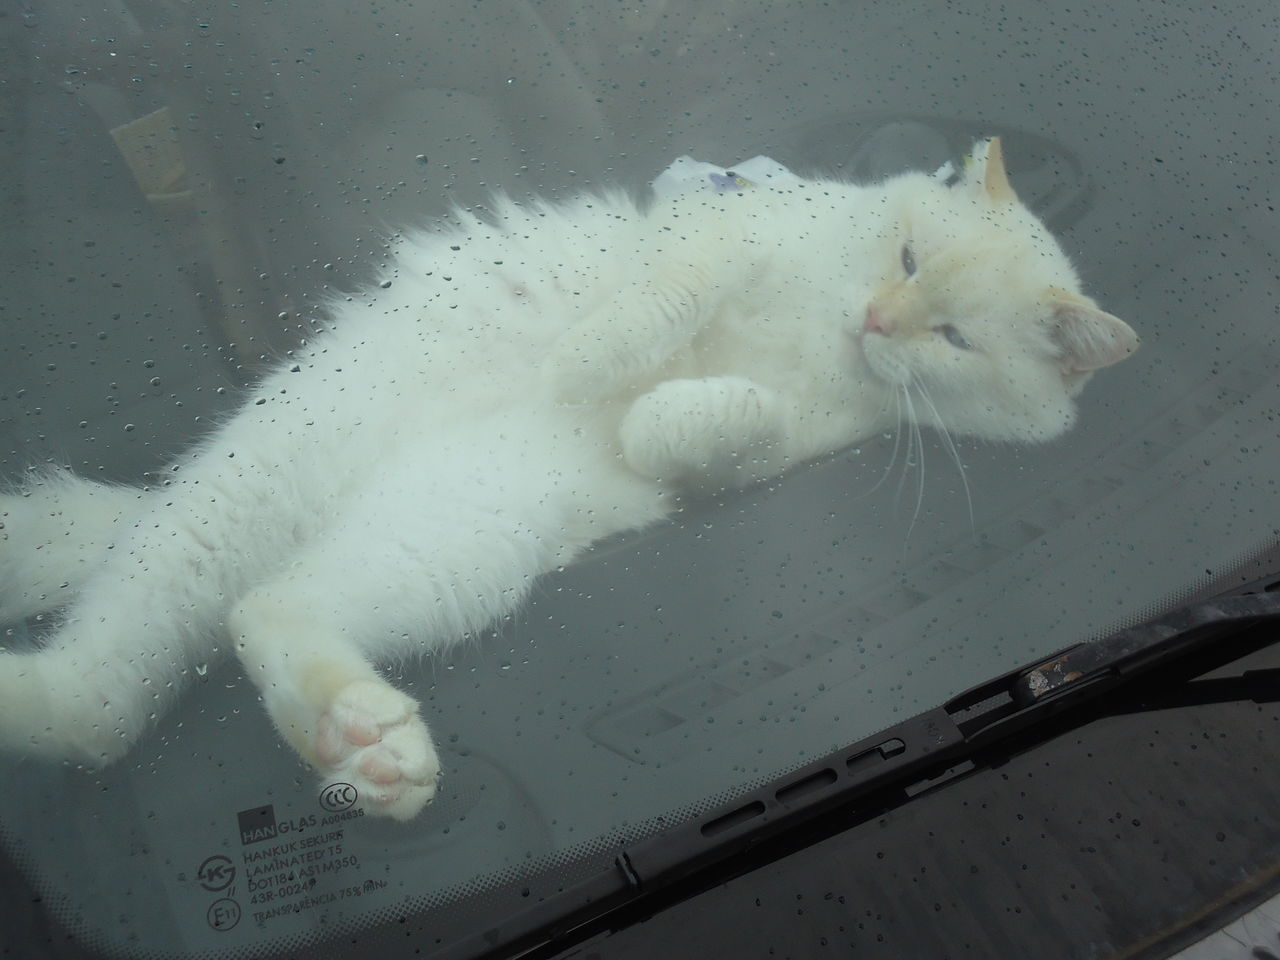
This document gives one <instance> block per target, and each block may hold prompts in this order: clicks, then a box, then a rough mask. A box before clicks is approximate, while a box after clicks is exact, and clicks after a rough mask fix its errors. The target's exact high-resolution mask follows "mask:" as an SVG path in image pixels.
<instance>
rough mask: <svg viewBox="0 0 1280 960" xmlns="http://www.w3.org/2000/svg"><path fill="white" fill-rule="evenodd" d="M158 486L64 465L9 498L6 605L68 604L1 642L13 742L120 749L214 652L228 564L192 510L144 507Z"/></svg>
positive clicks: (39, 750) (63, 751) (29, 746)
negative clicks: (65, 472)
mask: <svg viewBox="0 0 1280 960" xmlns="http://www.w3.org/2000/svg"><path fill="white" fill-rule="evenodd" d="M152 496H155V494H146V493H142V492H141V491H137V490H129V489H127V488H118V487H116V488H113V487H104V486H100V485H97V484H92V483H89V482H87V481H83V480H77V479H75V478H72V477H65V476H62V477H57V478H54V479H52V480H51V481H49V482H47V483H43V484H40V485H36V486H33V487H32V488H30V489H29V490H28V491H26V493H25V495H9V496H5V497H4V499H3V501H0V503H2V504H3V508H4V510H5V513H6V514H7V515H6V516H5V517H4V522H5V530H4V533H5V535H6V536H7V538H8V539H7V540H6V541H5V542H4V543H3V558H2V559H0V576H2V577H3V590H4V598H5V601H4V604H5V605H4V613H5V615H6V616H9V617H12V616H14V615H20V614H23V613H29V612H32V611H38V610H42V609H44V608H46V607H55V606H63V607H64V609H63V610H62V612H61V613H59V614H55V615H54V616H53V617H51V618H50V623H49V624H48V627H47V628H44V629H40V630H38V631H37V639H36V643H35V644H34V645H33V646H32V647H30V648H28V647H27V646H26V645H25V644H13V645H11V646H10V648H9V649H0V747H3V748H7V749H16V750H20V751H22V752H24V753H36V754H41V755H44V756H48V757H52V758H56V759H69V760H75V761H78V762H82V763H89V764H93V765H100V764H103V763H107V762H110V761H112V760H115V759H117V758H119V757H120V756H121V755H123V754H124V753H125V751H126V750H127V749H128V748H129V746H130V744H131V743H133V742H134V741H135V740H136V739H138V738H139V736H140V735H141V734H142V733H143V732H144V731H145V730H146V729H147V727H148V725H149V724H150V723H151V722H152V720H153V719H154V718H155V717H157V716H158V715H159V714H161V713H162V712H163V711H164V710H165V709H167V707H168V706H169V704H170V702H171V701H172V700H173V699H174V698H175V696H176V694H177V691H178V690H179V688H180V687H181V686H182V685H183V683H184V680H185V678H186V676H187V675H188V674H189V673H191V672H192V670H193V668H195V667H198V665H199V664H200V663H201V662H202V660H203V659H205V658H207V657H208V655H209V650H208V649H206V648H207V647H210V646H212V644H213V642H214V641H213V639H212V636H213V634H214V633H215V628H216V626H217V620H218V617H219V616H220V610H221V608H220V605H219V603H218V598H219V597H220V596H221V595H222V592H223V591H224V590H225V589H226V588H227V586H228V585H227V584H226V583H224V582H223V580H224V579H225V573H224V572H223V569H222V568H225V567H226V566H227V565H226V564H222V563H219V562H217V561H218V556H217V555H218V554H219V553H222V551H220V550H218V549H217V546H218V545H216V544H209V543H206V542H202V535H201V532H200V531H201V527H200V524H199V521H198V519H196V520H193V519H192V517H191V514H190V512H189V511H186V512H184V511H181V510H171V511H162V512H160V513H157V512H156V511H155V510H151V511H150V512H149V513H145V514H144V512H143V511H145V510H146V508H147V507H149V506H153V505H154V504H151V503H139V502H136V501H137V498H138V497H143V498H148V497H152ZM166 502H167V503H170V504H171V501H169V500H168V498H166ZM144 515H145V516H147V518H148V519H147V520H146V522H145V523H143V522H140V518H141V517H142V516H144ZM24 557H25V559H24ZM68 595H69V596H68ZM64 597H65V598H66V599H69V600H70V601H71V602H70V603H69V604H66V605H65V606H64V605H63V603H62V601H63V599H64ZM5 646H7V642H6V639H5V638H4V637H0V648H3V647H5Z"/></svg>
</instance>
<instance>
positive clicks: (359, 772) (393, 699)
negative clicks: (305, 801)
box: [315, 680, 440, 820]
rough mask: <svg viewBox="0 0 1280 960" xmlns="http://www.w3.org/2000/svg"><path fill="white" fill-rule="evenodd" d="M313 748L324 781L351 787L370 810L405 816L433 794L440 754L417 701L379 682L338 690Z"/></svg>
mask: <svg viewBox="0 0 1280 960" xmlns="http://www.w3.org/2000/svg"><path fill="white" fill-rule="evenodd" d="M315 748H316V749H315V755H316V757H317V759H318V761H319V764H320V766H321V773H322V775H323V776H324V778H325V782H326V783H333V782H342V783H349V784H351V785H352V786H354V787H355V788H356V790H357V791H358V793H359V796H360V800H361V801H362V803H363V804H364V807H365V809H366V810H367V811H368V812H369V813H372V814H379V815H381V816H387V817H392V818H394V819H396V820H409V819H411V818H413V817H415V816H417V815H418V814H419V813H420V812H421V811H422V808H423V807H425V806H426V805H427V804H428V803H430V802H431V799H432V797H434V796H435V793H436V781H437V779H438V778H439V776H440V758H439V757H438V756H437V754H436V748H435V744H433V743H432V741H431V734H430V732H429V731H428V730H427V725H426V724H425V723H423V721H422V718H421V717H420V716H418V705H417V703H416V702H415V701H414V700H413V699H412V698H411V697H409V696H407V695H406V694H404V693H402V692H400V691H399V690H397V689H396V688H395V687H393V686H391V685H390V684H388V683H385V682H383V681H381V680H359V681H356V682H355V683H351V684H348V685H347V686H346V687H343V688H342V690H340V691H339V692H338V694H337V696H335V697H334V698H333V701H332V702H331V703H330V705H329V709H328V710H327V711H326V712H325V713H324V714H323V716H321V718H320V723H319V728H318V730H317V733H316V744H315Z"/></svg>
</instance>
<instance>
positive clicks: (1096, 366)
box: [1049, 287, 1138, 373]
mask: <svg viewBox="0 0 1280 960" xmlns="http://www.w3.org/2000/svg"><path fill="white" fill-rule="evenodd" d="M1049 302H1050V304H1051V307H1052V310H1053V339H1054V342H1055V343H1057V344H1058V346H1059V347H1061V348H1062V364H1063V366H1064V368H1065V371H1066V372H1067V373H1085V372H1088V371H1090V370H1100V369H1102V368H1103V367H1109V366H1111V365H1112V364H1113V363H1119V362H1120V361H1121V360H1123V359H1125V357H1127V356H1129V355H1130V354H1131V353H1133V352H1134V351H1135V350H1137V349H1138V335H1137V334H1136V333H1134V332H1133V328H1132V327H1130V326H1129V325H1128V324H1127V323H1125V322H1124V321H1123V320H1121V319H1120V318H1119V317H1113V316H1112V315H1111V314H1109V313H1107V312H1106V311H1105V310H1100V309H1099V308H1098V305H1097V304H1096V303H1094V302H1093V301H1092V300H1090V299H1089V298H1088V297H1082V296H1080V295H1079V294H1077V293H1072V292H1071V291H1069V290H1062V289H1060V288H1058V287H1050V288H1049Z"/></svg>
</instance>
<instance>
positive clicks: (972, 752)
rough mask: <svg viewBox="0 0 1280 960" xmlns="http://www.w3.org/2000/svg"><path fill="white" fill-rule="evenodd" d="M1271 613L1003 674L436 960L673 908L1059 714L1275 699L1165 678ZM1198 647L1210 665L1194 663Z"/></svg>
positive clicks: (1276, 615) (1201, 623) (1146, 628)
mask: <svg viewBox="0 0 1280 960" xmlns="http://www.w3.org/2000/svg"><path fill="white" fill-rule="evenodd" d="M1273 619H1280V592H1277V593H1269V592H1265V591H1264V592H1255V593H1243V594H1237V595H1232V596H1226V597H1220V598H1216V599H1213V600H1207V601H1204V602H1201V603H1196V604H1193V605H1190V606H1187V607H1183V608H1180V609H1178V610H1175V611H1173V612H1171V613H1168V614H1165V615H1163V616H1160V617H1157V618H1155V619H1153V620H1150V621H1148V622H1146V623H1143V624H1139V625H1137V626H1134V627H1129V628H1126V629H1123V630H1120V631H1118V632H1116V633H1114V634H1112V635H1110V636H1108V637H1105V638H1103V639H1101V640H1096V641H1090V642H1085V643H1079V644H1076V645H1074V646H1072V647H1068V648H1067V649H1065V650H1061V651H1059V652H1058V653H1056V654H1054V655H1053V656H1051V657H1048V658H1046V659H1044V660H1041V661H1038V662H1036V663H1034V664H1031V665H1029V666H1026V667H1022V668H1020V669H1017V670H1011V671H1009V672H1008V673H1005V674H1003V675H1001V676H999V677H996V678H994V679H992V680H989V681H987V682H986V683H983V684H980V685H979V686H977V687H974V688H972V689H970V690H968V691H966V692H964V693H962V694H960V695H958V696H956V697H953V698H951V699H950V700H948V701H947V702H946V703H944V704H943V705H942V706H940V707H937V708H936V709H933V710H929V711H927V712H925V713H922V714H919V715H918V716H915V717H912V718H911V719H910V720H907V721H904V722H903V723H900V724H897V725H895V726H893V727H890V728H888V729H887V730H885V731H883V732H881V733H879V734H876V735H875V736H873V737H868V738H866V739H864V740H861V741H859V742H857V743H855V744H853V745H851V746H849V747H847V748H845V749H843V750H840V751H837V752H835V753H832V754H829V755H827V756H826V757H823V758H822V759H820V760H816V761H814V762H812V763H809V764H807V765H805V766H804V767H801V768H800V769H798V770H795V771H793V772H791V773H789V774H786V775H785V776H783V777H781V778H779V779H778V780H776V781H775V782H773V783H771V784H768V785H766V786H763V787H760V788H758V789H756V790H753V791H751V792H749V793H747V794H746V795H745V796H742V797H739V798H738V799H736V800H735V801H733V802H732V803H730V804H727V805H725V806H722V807H720V808H718V809H715V810H713V811H711V812H709V813H707V814H705V815H704V816H701V817H699V818H697V819H694V820H691V821H686V822H682V823H678V824H674V825H672V826H671V827H670V828H669V829H667V830H664V831H663V832H662V833H659V834H657V835H655V836H652V837H650V838H648V839H646V840H643V841H641V842H639V843H636V844H634V845H632V846H630V847H629V848H627V849H626V850H624V851H623V852H621V853H619V854H618V855H617V857H616V859H615V861H614V864H613V866H612V867H611V868H609V869H607V870H604V871H601V872H599V873H597V874H595V875H594V876H591V877H589V878H587V879H585V880H583V881H581V882H579V883H577V884H574V885H572V886H569V887H566V888H564V889H563V890H561V891H560V892H559V893H557V894H556V895H554V896H552V897H548V898H547V899H545V900H543V901H542V902H541V903H538V904H536V905H533V906H531V907H530V908H528V909H527V910H525V911H523V912H521V913H518V914H515V915H511V916H508V917H505V918H504V919H503V920H502V921H501V922H500V923H498V924H496V925H494V926H492V927H491V928H489V929H487V930H484V931H481V932H479V933H477V934H475V935H474V936H473V937H470V938H468V939H467V940H466V941H463V942H458V943H455V944H454V945H453V946H452V948H449V949H446V950H445V951H444V952H443V953H442V954H440V956H444V957H456V958H464V957H465V958H474V957H485V956H513V955H516V954H520V955H532V956H536V955H539V954H542V953H544V952H552V953H554V952H558V951H559V950H562V949H564V948H565V947H566V946H567V945H568V944H569V943H572V942H576V941H579V940H581V939H583V938H584V937H585V936H589V935H591V934H592V933H594V932H597V931H599V930H601V929H606V928H608V927H609V926H612V925H617V923H618V921H619V920H621V919H622V918H623V916H624V915H629V917H630V919H637V918H639V917H642V916H644V915H646V914H647V913H648V912H650V911H651V910H652V909H653V908H654V903H653V902H654V901H655V900H661V901H662V902H672V901H675V900H678V899H679V898H680V896H679V891H683V892H684V895H691V894H692V893H695V892H697V891H698V890H700V889H703V888H704V887H706V886H707V885H709V884H710V883H712V882H717V881H719V880H723V879H724V878H725V877H726V876H729V875H735V874H738V873H741V872H743V870H745V869H749V868H750V867H751V866H754V865H756V864H757V863H763V862H767V861H768V860H770V859H774V858H776V857H778V856H782V855H785V854H786V853H788V852H790V851H791V850H794V849H796V848H798V847H799V846H802V845H804V844H805V843H807V842H812V841H813V840H815V839H818V838H820V837H821V836H824V835H826V834H827V833H830V832H833V831H834V830H837V829H847V828H848V827H850V826H852V825H853V824H855V823H858V822H862V821H864V820H866V819H870V818H871V817H873V816H876V815H878V814H880V813H881V812H883V811H884V810H886V809H889V808H892V807H894V806H897V805H899V804H901V803H904V802H906V801H907V800H909V799H910V798H911V797H913V796H915V795H917V794H919V793H922V792H924V791H926V790H930V789H933V788H935V787H936V786H938V785H940V784H941V783H944V782H948V781H949V780H950V779H952V776H953V775H963V774H965V773H968V772H970V771H972V770H974V769H977V767H978V766H979V765H980V764H981V763H983V762H984V758H986V759H991V758H994V757H1002V756H1007V755H1008V754H1009V752H1011V749H1010V748H1011V747H1013V749H1014V750H1016V749H1018V744H1019V743H1020V742H1021V741H1026V740H1027V738H1028V735H1029V734H1031V733H1032V732H1034V731H1036V730H1039V729H1042V728H1043V727H1044V725H1045V724H1044V721H1046V720H1052V719H1056V718H1061V717H1062V716H1063V715H1064V714H1067V713H1068V712H1069V711H1071V710H1072V709H1073V708H1078V707H1080V706H1082V705H1088V704H1093V705H1095V706H1097V705H1105V706H1106V707H1107V709H1106V710H1105V711H1104V712H1105V713H1130V712H1136V711H1138V710H1149V709H1160V708H1163V707H1165V706H1178V705H1182V704H1186V703H1203V702H1218V701H1223V700H1236V699H1246V698H1247V699H1255V700H1257V699H1259V698H1263V699H1266V700H1274V699H1280V689H1278V688H1280V682H1277V681H1280V671H1277V670H1259V671H1249V672H1246V673H1245V674H1243V675H1242V676H1241V677H1238V678H1227V679H1225V680H1216V679H1215V680H1201V681H1197V682H1195V683H1188V684H1183V685H1181V686H1172V687H1170V686H1169V685H1168V682H1169V681H1168V679H1167V677H1166V675H1165V672H1164V671H1165V670H1167V669H1168V668H1169V667H1170V666H1171V665H1179V664H1181V665H1184V666H1185V667H1186V669H1184V670H1183V671H1182V673H1183V676H1184V677H1188V678H1189V677H1196V676H1199V675H1200V674H1202V673H1204V672H1205V671H1207V670H1209V669H1212V668H1213V667H1215V666H1218V665H1220V664H1222V663H1228V662H1231V661H1232V660H1234V659H1238V658H1239V657H1240V656H1242V655H1244V654H1245V653H1248V652H1251V651H1252V650H1256V649H1261V648H1262V647H1265V646H1269V645H1271V644H1272V643H1274V642H1276V641H1277V640H1280V631H1275V632H1267V633H1266V634H1265V635H1261V632H1258V631H1254V632H1252V633H1251V634H1249V635H1246V636H1245V638H1244V639H1242V640H1240V641H1234V640H1233V641H1232V642H1225V643H1224V642H1222V636H1223V634H1225V633H1227V632H1229V631H1230V632H1239V631H1240V629H1242V628H1244V627H1247V626H1249V625H1251V624H1255V623H1259V622H1262V621H1266V620H1273ZM1206 651H1207V652H1208V653H1209V654H1210V655H1211V656H1210V658H1209V660H1212V661H1213V662H1209V660H1206V658H1205V657H1204V656H1203V654H1205V653H1206ZM1157 669H1161V673H1160V677H1161V679H1162V680H1165V685H1163V686H1162V687H1161V688H1160V689H1159V690H1156V691H1152V690H1150V689H1147V688H1146V685H1138V684H1135V681H1136V680H1138V679H1139V678H1141V677H1142V676H1143V675H1144V674H1146V673H1148V672H1151V671H1155V670H1157ZM1177 679H1178V678H1174V682H1176V680H1177ZM1137 686H1142V687H1143V688H1144V689H1143V690H1142V694H1143V699H1142V700H1141V702H1137V703H1135V702H1132V701H1130V702H1126V701H1125V700H1124V698H1117V697H1115V696H1108V695H1109V694H1113V693H1115V692H1118V691H1122V690H1131V689H1134V688H1135V687H1137ZM1117 701H1119V704H1118V709H1117V708H1116V704H1117ZM1044 739H1047V736H1046V735H1044V734H1041V735H1040V736H1039V737H1035V738H1032V741H1031V742H1041V741H1043V740H1044ZM1025 745H1026V744H1025V743H1024V746H1025ZM833 811H839V813H840V820H839V823H838V824H837V825H835V826H833V827H830V828H827V829H825V830H816V829H814V828H813V825H814V824H817V823H820V822H821V820H822V817H823V815H824V814H829V813H832V812H833ZM801 828H803V829H801ZM744 860H746V861H749V862H744ZM700 881H701V882H700ZM655 895H657V896H656V897H655ZM646 902H648V903H649V904H650V905H649V906H648V907H646V906H645V904H646Z"/></svg>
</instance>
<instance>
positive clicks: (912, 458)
mask: <svg viewBox="0 0 1280 960" xmlns="http://www.w3.org/2000/svg"><path fill="white" fill-rule="evenodd" d="M899 386H900V389H899V393H900V394H901V396H902V403H903V406H905V408H906V413H907V455H906V458H905V459H904V460H903V461H902V476H901V478H900V479H899V480H898V493H897V496H898V497H901V495H902V488H903V486H904V485H905V484H906V482H907V473H908V472H909V471H910V469H911V467H912V465H913V463H914V465H915V467H916V478H917V479H916V505H915V509H914V510H912V511H911V523H910V524H909V525H908V526H907V539H908V540H909V539H911V531H912V530H914V529H915V525H916V520H918V519H919V518H920V508H921V506H922V505H923V503H924V436H923V434H921V432H920V421H919V418H918V417H917V416H916V407H915V404H914V403H912V402H911V390H910V388H909V387H908V385H907V384H900V385H899ZM899 422H901V421H899ZM895 499H896V498H895Z"/></svg>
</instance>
